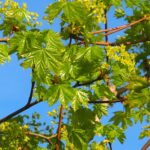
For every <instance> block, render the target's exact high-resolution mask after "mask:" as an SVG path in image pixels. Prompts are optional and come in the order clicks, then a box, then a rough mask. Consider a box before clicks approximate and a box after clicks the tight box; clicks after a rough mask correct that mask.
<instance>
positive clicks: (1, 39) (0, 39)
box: [0, 38, 10, 43]
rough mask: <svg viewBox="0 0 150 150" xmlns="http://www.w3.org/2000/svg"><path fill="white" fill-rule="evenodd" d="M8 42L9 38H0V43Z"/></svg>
mask: <svg viewBox="0 0 150 150" xmlns="http://www.w3.org/2000/svg"><path fill="white" fill-rule="evenodd" d="M9 40H10V38H0V42H5V43H7V42H8V41H9Z"/></svg>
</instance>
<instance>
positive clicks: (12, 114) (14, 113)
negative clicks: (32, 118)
mask: <svg viewBox="0 0 150 150" xmlns="http://www.w3.org/2000/svg"><path fill="white" fill-rule="evenodd" d="M40 102H42V100H39V101H35V102H32V103H30V104H26V105H25V106H23V107H21V108H20V109H18V110H16V111H14V112H13V113H11V114H9V115H8V116H6V117H4V118H2V119H0V123H3V122H5V121H7V120H9V119H11V118H12V117H14V116H16V115H18V114H20V113H21V112H23V111H25V110H27V109H29V108H30V107H32V106H34V105H36V104H38V103H40Z"/></svg>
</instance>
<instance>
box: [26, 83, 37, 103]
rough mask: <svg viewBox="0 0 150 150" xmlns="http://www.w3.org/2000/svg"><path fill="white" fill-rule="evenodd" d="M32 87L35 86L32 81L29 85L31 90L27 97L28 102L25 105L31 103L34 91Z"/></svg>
mask: <svg viewBox="0 0 150 150" xmlns="http://www.w3.org/2000/svg"><path fill="white" fill-rule="evenodd" d="M34 86H35V82H34V81H32V84H31V90H30V95H29V98H28V102H27V104H26V105H28V104H30V103H31V101H32V96H33V90H34Z"/></svg>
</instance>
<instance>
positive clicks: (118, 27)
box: [91, 17, 147, 35]
mask: <svg viewBox="0 0 150 150" xmlns="http://www.w3.org/2000/svg"><path fill="white" fill-rule="evenodd" d="M144 20H147V17H143V18H141V19H139V20H136V21H134V22H131V23H129V24H125V25H122V26H117V27H115V28H108V29H104V30H99V31H93V32H91V34H98V33H102V32H108V31H110V32H108V33H109V34H112V32H113V33H114V32H117V31H120V30H123V29H125V28H128V27H130V26H133V25H135V24H137V23H140V22H142V21H144ZM109 34H107V35H109Z"/></svg>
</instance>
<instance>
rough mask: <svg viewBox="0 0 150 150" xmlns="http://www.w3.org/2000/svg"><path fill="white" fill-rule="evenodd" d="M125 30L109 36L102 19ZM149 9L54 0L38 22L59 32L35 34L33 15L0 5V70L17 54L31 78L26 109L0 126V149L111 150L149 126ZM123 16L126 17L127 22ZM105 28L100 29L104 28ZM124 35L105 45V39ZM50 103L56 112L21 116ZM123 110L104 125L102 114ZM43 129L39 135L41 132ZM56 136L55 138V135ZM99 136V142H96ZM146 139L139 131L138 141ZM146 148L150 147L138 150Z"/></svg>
mask: <svg viewBox="0 0 150 150" xmlns="http://www.w3.org/2000/svg"><path fill="white" fill-rule="evenodd" d="M112 7H114V10H115V14H114V16H115V19H116V21H117V19H120V18H122V19H124V20H126V22H128V23H127V24H125V25H122V26H118V27H116V28H108V20H107V14H108V13H109V10H110V9H111V8H112ZM149 8H150V2H149V1H148V0H135V1H134V2H132V1H128V0H125V1H122V0H105V1H103V0H93V1H91V0H58V1H56V2H54V3H52V4H50V5H49V6H48V7H47V9H46V10H45V16H44V17H43V19H44V20H47V21H48V22H49V23H50V24H53V22H54V19H55V18H59V20H60V32H59V33H57V32H54V31H52V30H40V29H39V28H38V26H39V25H40V22H38V21H37V18H38V14H36V13H34V12H30V11H28V10H27V5H26V4H25V3H23V5H22V6H19V4H18V3H17V2H15V1H13V0H6V1H5V2H0V18H1V22H0V30H1V32H2V34H3V37H1V38H0V63H1V64H4V63H6V62H7V61H10V56H11V55H12V54H16V55H17V57H18V60H21V64H20V65H21V66H22V67H23V68H25V69H26V68H30V69H31V70H32V85H31V91H30V95H29V98H28V100H27V103H26V105H25V106H23V107H22V108H20V109H18V110H16V111H15V112H12V113H11V114H8V115H7V116H6V117H4V118H1V119H0V149H2V150H3V149H4V150H5V149H12V150H13V149H14V150H16V149H17V150H21V149H22V150H26V149H37V150H38V149H39V150H40V149H46V148H42V147H41V146H40V143H46V147H47V149H56V150H60V149H68V150H71V149H72V150H75V149H77V150H78V149H85V150H86V149H92V150H96V149H97V150H108V149H112V145H111V143H113V142H114V141H115V140H116V139H118V140H119V141H120V142H121V143H123V142H124V140H125V138H126V136H125V133H124V132H125V130H126V129H127V127H128V126H132V125H134V124H136V123H137V122H141V123H142V122H143V121H145V122H147V124H148V123H149V122H150V50H149V47H150V36H149V35H150V30H149V28H150V10H149ZM126 9H130V10H131V11H132V15H127V14H126ZM103 26H104V28H102V27H103ZM121 30H125V31H124V34H123V35H122V36H120V37H119V38H116V39H115V41H114V42H109V35H111V34H113V33H116V32H118V31H121ZM40 103H48V105H49V107H52V106H53V105H54V104H56V103H58V104H57V106H58V107H57V108H56V109H54V110H53V111H51V112H48V115H49V116H50V117H51V119H52V123H51V124H46V123H42V122H40V120H39V118H40V114H38V113H34V114H32V116H28V115H20V113H21V112H23V111H25V110H27V109H29V108H30V107H34V106H35V105H38V104H39V105H40ZM116 103H121V104H122V106H123V108H124V109H123V110H122V111H121V110H118V111H115V112H114V114H113V116H111V118H110V120H109V122H108V123H107V124H103V123H102V122H101V119H102V117H104V116H108V117H109V114H108V110H109V109H111V108H112V107H113V106H114V105H115V104H116ZM41 126H42V127H44V128H45V129H44V131H42V132H41V130H40V128H41ZM55 131H56V132H55ZM96 135H101V136H102V137H104V140H101V141H99V142H95V141H94V140H92V139H94V137H95V136H96ZM144 137H150V126H149V125H147V126H144V127H143V131H142V132H141V134H140V135H139V138H140V139H142V138H144ZM149 145H150V141H148V142H147V143H146V144H145V145H144V146H143V150H144V149H146V148H147V147H148V146H149Z"/></svg>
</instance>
